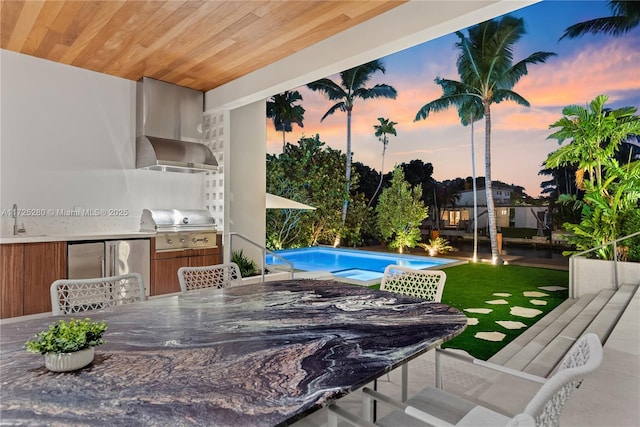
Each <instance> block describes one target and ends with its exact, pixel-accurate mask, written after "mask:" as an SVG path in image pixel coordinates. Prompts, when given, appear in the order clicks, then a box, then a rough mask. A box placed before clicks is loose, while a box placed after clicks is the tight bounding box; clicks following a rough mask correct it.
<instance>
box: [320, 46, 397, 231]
mask: <svg viewBox="0 0 640 427" xmlns="http://www.w3.org/2000/svg"><path fill="white" fill-rule="evenodd" d="M377 71H381V72H382V73H383V74H384V73H385V71H386V70H385V67H384V65H383V63H382V61H381V60H379V59H376V60H375V61H371V62H367V63H366V64H363V65H359V66H357V67H355V68H351V69H349V70H346V71H343V72H341V73H340V80H341V85H340V84H337V83H335V82H334V81H333V80H331V79H320V80H317V81H315V82H312V83H309V84H308V85H307V87H308V88H309V89H311V90H313V91H318V92H324V93H325V95H327V97H328V98H329V99H330V100H331V101H337V102H336V103H335V104H334V105H333V106H332V107H331V108H329V110H327V112H326V113H324V116H322V118H321V119H320V121H323V120H324V119H325V118H326V117H328V116H330V115H332V114H333V113H335V112H336V111H338V110H340V111H346V113H347V153H346V154H347V172H346V181H347V184H346V185H347V191H346V193H345V199H344V203H343V205H342V224H344V223H345V222H346V220H347V208H348V206H349V188H350V186H351V113H352V112H353V103H354V101H355V100H356V99H358V98H360V99H371V98H391V99H395V98H396V95H397V92H396V90H395V89H394V88H393V87H392V86H389V85H386V84H377V85H375V86H374V87H370V88H367V87H365V85H366V84H367V82H368V81H369V80H371V76H372V75H373V74H374V73H375V72H377Z"/></svg>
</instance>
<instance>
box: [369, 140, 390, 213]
mask: <svg viewBox="0 0 640 427" xmlns="http://www.w3.org/2000/svg"><path fill="white" fill-rule="evenodd" d="M386 151H387V137H386V136H385V137H384V141H383V142H382V166H381V167H380V181H378V187H377V188H376V191H374V192H373V196H371V200H369V203H367V207H369V206H371V203H373V199H375V198H376V195H377V194H378V191H380V187H382V180H383V179H384V154H385V153H386Z"/></svg>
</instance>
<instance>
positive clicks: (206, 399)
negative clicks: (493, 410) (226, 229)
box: [0, 280, 466, 427]
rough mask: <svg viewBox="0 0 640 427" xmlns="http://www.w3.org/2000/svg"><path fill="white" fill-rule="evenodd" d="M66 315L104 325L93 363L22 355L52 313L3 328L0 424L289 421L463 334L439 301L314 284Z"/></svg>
mask: <svg viewBox="0 0 640 427" xmlns="http://www.w3.org/2000/svg"><path fill="white" fill-rule="evenodd" d="M60 317H67V316H60ZM74 317H81V318H85V317H90V318H91V319H92V320H104V321H106V322H107V323H108V325H109V328H108V330H107V332H106V334H105V339H106V340H107V341H108V342H107V343H106V344H104V345H102V346H100V347H97V348H96V357H95V359H94V361H93V363H92V364H90V365H89V366H87V367H86V368H83V369H81V370H79V371H76V372H73V373H53V372H49V371H47V370H46V369H45V368H44V366H43V365H44V360H43V356H41V355H37V354H33V353H28V352H27V351H26V350H25V349H24V343H25V341H26V340H27V339H30V338H32V337H33V335H34V334H35V333H36V332H38V331H40V330H43V329H46V327H47V325H48V324H49V323H50V322H51V321H52V320H56V319H57V318H58V317H55V318H54V317H49V318H44V319H33V320H24V321H19V322H14V323H4V324H1V325H0V423H2V424H3V425H4V424H11V425H13V424H25V425H91V426H96V425H113V426H118V425H127V426H129V425H157V426H169V425H170V426H187V425H202V426H205V425H206V426H244V427H250V426H274V425H288V424H290V423H292V422H294V421H296V420H298V419H300V418H302V417H304V416H305V415H308V414H309V413H311V412H313V411H315V410H317V409H319V408H321V407H323V406H325V405H327V404H328V403H330V402H332V401H333V400H334V399H336V398H339V397H341V396H343V395H345V394H347V393H348V392H350V391H353V390H355V389H357V388H360V387H362V386H363V385H365V384H367V383H369V382H371V381H372V380H374V379H375V378H377V377H379V376H381V375H383V374H385V373H386V372H388V371H389V370H391V369H393V368H395V367H397V366H399V365H400V364H402V363H403V362H405V361H407V360H410V359H412V358H414V357H416V356H418V355H420V354H422V353H424V352H425V351H428V350H429V349H432V348H434V347H435V346H437V345H439V344H441V343H442V342H444V341H446V340H448V339H451V338H453V337H454V336H456V335H458V334H459V333H460V332H462V331H463V330H464V328H465V326H466V317H465V316H464V314H462V313H461V312H460V311H458V310H456V309H454V308H452V307H449V306H447V305H445V304H439V303H430V302H426V301H423V300H419V299H416V298H412V297H405V296H400V295H395V294H391V293H388V292H384V291H376V290H371V289H369V288H365V287H360V286H354V285H346V284H342V283H338V282H334V281H322V280H293V281H284V282H271V283H265V284H258V285H246V286H238V287H233V288H227V289H224V290H213V291H195V293H190V294H188V295H185V296H182V295H180V296H177V295H176V296H170V297H164V298H157V299H151V300H149V301H146V302H142V303H137V304H130V305H123V306H119V307H116V308H112V309H109V310H100V311H92V312H87V313H86V315H84V316H77V315H76V316H74Z"/></svg>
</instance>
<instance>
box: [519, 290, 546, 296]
mask: <svg viewBox="0 0 640 427" xmlns="http://www.w3.org/2000/svg"><path fill="white" fill-rule="evenodd" d="M522 295H524V296H525V297H532V298H540V297H548V296H549V294H545V293H544V292H538V291H527V292H523V293H522Z"/></svg>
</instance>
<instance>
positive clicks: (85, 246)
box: [67, 242, 105, 279]
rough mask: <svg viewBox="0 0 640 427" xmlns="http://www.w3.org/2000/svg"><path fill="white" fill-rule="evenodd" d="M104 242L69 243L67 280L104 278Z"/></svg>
mask: <svg viewBox="0 0 640 427" xmlns="http://www.w3.org/2000/svg"><path fill="white" fill-rule="evenodd" d="M104 261H105V260H104V242H92V243H69V245H68V246H67V267H68V270H67V273H68V274H69V279H92V278H94V277H104V275H105V264H104Z"/></svg>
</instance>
